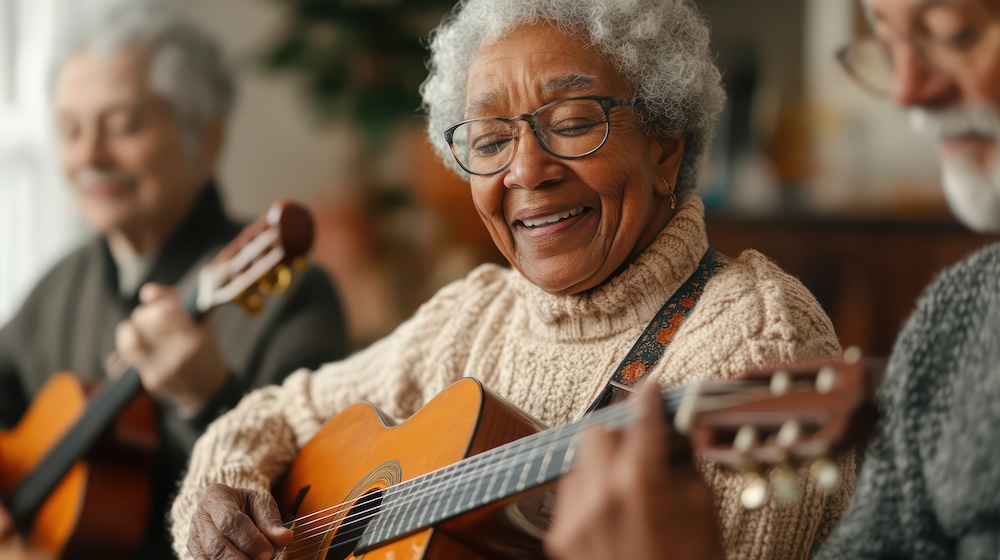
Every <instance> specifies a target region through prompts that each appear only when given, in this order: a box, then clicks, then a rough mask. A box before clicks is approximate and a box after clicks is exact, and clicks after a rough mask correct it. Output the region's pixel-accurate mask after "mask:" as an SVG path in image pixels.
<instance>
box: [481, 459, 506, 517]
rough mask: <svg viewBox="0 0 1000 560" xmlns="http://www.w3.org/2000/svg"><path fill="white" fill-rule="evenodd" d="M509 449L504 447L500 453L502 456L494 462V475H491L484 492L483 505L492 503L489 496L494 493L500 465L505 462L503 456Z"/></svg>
mask: <svg viewBox="0 0 1000 560" xmlns="http://www.w3.org/2000/svg"><path fill="white" fill-rule="evenodd" d="M508 451H510V448H506V449H504V450H503V451H502V452H501V453H500V456H499V457H498V458H497V461H496V462H495V463H494V466H493V475H492V476H491V477H490V483H489V484H488V485H486V491H485V492H483V500H482V504H481V505H486V504H488V503H490V501H491V499H490V497H489V496H490V495H491V494H492V489H493V484H494V483H495V482H496V479H497V475H499V474H500V467H499V465H501V464H503V458H504V456H505V455H507V452H508Z"/></svg>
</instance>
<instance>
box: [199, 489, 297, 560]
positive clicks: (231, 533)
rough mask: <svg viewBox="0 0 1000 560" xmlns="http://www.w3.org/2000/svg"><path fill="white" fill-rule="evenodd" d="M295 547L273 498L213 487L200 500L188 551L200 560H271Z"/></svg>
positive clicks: (247, 491)
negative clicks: (284, 549) (276, 553)
mask: <svg viewBox="0 0 1000 560" xmlns="http://www.w3.org/2000/svg"><path fill="white" fill-rule="evenodd" d="M291 543H292V532H291V531H290V530H288V529H286V528H285V526H284V525H283V524H282V523H281V515H280V514H279V513H278V505H277V504H276V503H275V502H274V498H273V497H271V495H270V494H267V493H261V492H254V491H252V490H244V489H239V488H230V487H228V486H224V485H222V484H213V485H211V486H209V487H208V488H206V489H205V491H204V492H203V493H202V495H201V499H200V500H198V507H197V508H196V509H195V512H194V517H193V518H192V519H191V532H190V534H189V536H188V542H187V547H188V551H189V552H191V554H192V555H193V556H194V557H195V558H196V559H197V560H206V559H213V560H214V559H221V558H227V559H229V558H253V559H256V560H268V559H269V558H271V557H272V556H273V555H274V551H275V549H277V548H279V547H282V546H288V545H289V544H291Z"/></svg>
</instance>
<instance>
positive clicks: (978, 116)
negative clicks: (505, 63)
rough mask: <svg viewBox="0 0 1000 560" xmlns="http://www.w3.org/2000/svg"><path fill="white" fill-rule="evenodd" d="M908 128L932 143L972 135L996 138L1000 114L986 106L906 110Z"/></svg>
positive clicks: (999, 135)
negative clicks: (907, 112) (911, 128)
mask: <svg viewBox="0 0 1000 560" xmlns="http://www.w3.org/2000/svg"><path fill="white" fill-rule="evenodd" d="M909 115H910V126H911V127H913V130H915V131H917V132H918V133H920V134H922V135H925V136H928V137H930V138H931V139H933V140H941V139H943V138H949V137H955V136H965V135H969V134H975V135H979V136H986V137H988V138H1000V115H998V114H997V111H996V110H995V109H993V108H992V107H989V106H976V107H956V108H950V109H937V110H929V109H922V108H919V107H918V108H914V109H911V110H910V113H909Z"/></svg>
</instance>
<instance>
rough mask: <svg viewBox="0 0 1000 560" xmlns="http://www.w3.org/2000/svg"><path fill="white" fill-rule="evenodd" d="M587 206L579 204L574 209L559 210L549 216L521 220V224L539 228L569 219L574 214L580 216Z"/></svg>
mask: <svg viewBox="0 0 1000 560" xmlns="http://www.w3.org/2000/svg"><path fill="white" fill-rule="evenodd" d="M584 210H585V208H584V207H583V206H577V207H576V208H573V209H572V210H567V211H565V212H559V213H556V214H549V215H548V216H539V217H537V218H531V219H524V220H519V222H520V223H521V225H523V226H524V227H528V228H537V227H542V226H547V225H549V224H555V223H558V222H561V221H563V220H568V219H569V218H572V217H573V216H579V215H580V214H582V213H583V211H584Z"/></svg>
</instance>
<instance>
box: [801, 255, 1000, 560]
mask: <svg viewBox="0 0 1000 560" xmlns="http://www.w3.org/2000/svg"><path fill="white" fill-rule="evenodd" d="M880 400H881V402H882V406H883V411H882V414H883V425H882V426H881V427H880V428H879V431H878V432H877V436H876V438H875V440H874V441H873V442H872V444H871V446H870V449H869V451H868V457H867V459H866V460H865V463H864V467H863V469H862V472H861V478H860V480H859V481H858V486H857V490H856V492H855V494H854V496H853V498H852V499H851V504H850V507H849V508H848V510H847V513H846V514H845V515H844V519H843V521H842V522H841V523H840V525H839V526H838V527H837V529H836V530H835V531H834V533H833V535H832V536H831V537H830V539H829V540H828V541H827V542H826V543H825V545H824V546H823V549H822V551H821V553H820V554H819V556H818V558H819V559H821V560H833V559H842V558H843V559H847V558H850V559H852V560H853V559H859V558H928V559H936V558H958V559H961V560H974V559H975V560H978V559H985V558H991V559H994V560H995V559H997V558H1000V244H996V245H991V246H989V247H986V248H985V249H982V250H980V251H978V252H977V253H975V254H973V255H972V256H970V257H968V258H967V259H965V260H964V261H962V262H961V263H960V264H958V265H957V266H955V267H953V268H951V269H950V270H948V271H946V272H945V273H943V274H942V275H941V277H940V278H938V279H937V281H936V282H935V283H934V284H933V285H932V286H931V287H930V288H929V290H928V291H927V293H926V294H925V295H924V297H923V298H922V299H921V301H920V302H919V304H918V306H917V309H916V312H915V313H914V314H913V316H912V317H911V318H910V320H909V322H908V323H907V325H906V327H905V329H904V330H903V332H902V334H901V335H900V339H899V341H898V342H897V344H896V348H895V352H893V355H892V358H891V359H890V362H889V368H888V370H887V371H886V379H885V382H884V383H883V385H882V389H881V392H880Z"/></svg>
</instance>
